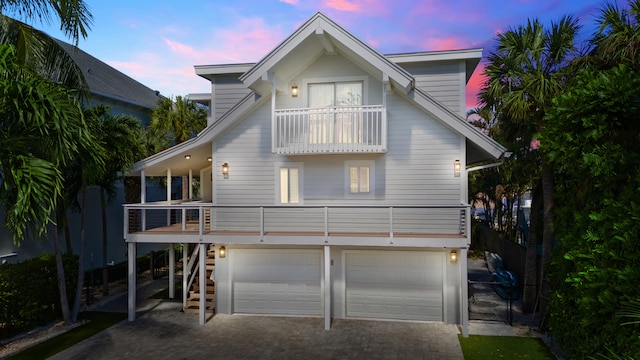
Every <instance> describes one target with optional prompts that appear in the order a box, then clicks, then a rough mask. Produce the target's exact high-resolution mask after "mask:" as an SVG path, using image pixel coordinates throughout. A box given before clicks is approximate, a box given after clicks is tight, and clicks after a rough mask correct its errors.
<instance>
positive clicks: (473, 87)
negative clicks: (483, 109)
mask: <svg viewBox="0 0 640 360" xmlns="http://www.w3.org/2000/svg"><path fill="white" fill-rule="evenodd" d="M484 67H485V65H484V64H479V65H478V67H477V68H476V70H475V71H474V72H473V75H471V78H470V79H469V82H468V83H467V87H466V89H465V90H466V92H465V93H466V102H467V104H466V105H467V109H472V108H474V107H477V106H478V105H479V99H478V93H479V92H480V89H482V87H483V86H484V81H485V76H484V75H483V72H484Z"/></svg>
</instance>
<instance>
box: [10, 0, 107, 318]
mask: <svg viewBox="0 0 640 360" xmlns="http://www.w3.org/2000/svg"><path fill="white" fill-rule="evenodd" d="M12 15H13V16H14V18H12V17H10V16H12ZM54 17H55V18H57V19H58V20H59V21H60V29H61V30H62V31H63V33H64V34H65V35H66V36H68V37H70V38H71V39H73V40H74V42H75V44H76V45H77V44H78V40H79V38H80V36H82V37H86V35H87V30H88V29H89V25H90V24H91V21H92V16H91V14H90V12H89V11H88V9H87V7H86V5H85V3H84V1H83V0H66V1H58V0H40V1H38V0H22V1H20V0H16V1H4V0H0V72H1V73H0V92H1V93H0V94H1V95H0V139H1V140H0V184H2V185H1V186H2V190H3V191H2V193H1V194H0V205H2V206H3V207H4V208H5V210H6V213H7V217H6V227H7V229H8V230H9V231H11V232H12V233H13V239H14V242H16V243H19V242H20V241H21V240H23V239H24V238H25V236H26V235H27V233H28V232H32V233H33V235H35V236H42V235H44V234H45V233H46V227H47V224H51V223H55V217H56V215H55V213H56V211H55V210H56V205H57V204H59V198H60V197H61V196H62V194H63V189H64V184H63V177H62V170H61V168H62V167H63V166H68V165H69V164H70V162H71V160H72V159H73V158H74V157H76V156H77V155H83V153H82V152H81V150H85V149H93V148H94V147H95V144H94V143H93V141H92V140H93V139H92V137H91V133H90V132H89V131H88V128H87V125H86V123H85V121H84V114H83V112H82V108H81V105H80V102H79V100H78V96H81V97H82V96H85V95H86V91H87V89H86V86H85V81H84V77H83V76H82V72H81V71H80V69H79V68H78V67H77V66H76V65H75V63H74V62H73V60H72V59H71V58H70V57H69V55H68V54H67V53H66V52H65V51H64V50H63V49H62V48H61V47H60V46H59V44H58V43H57V42H56V41H55V40H54V39H52V38H50V37H49V36H47V35H46V34H45V33H43V32H41V31H38V30H35V29H34V28H32V27H31V26H29V25H27V24H25V23H23V22H21V21H19V20H16V18H19V19H21V20H24V21H29V22H31V21H36V22H46V23H49V22H50V21H51V19H52V18H54ZM60 84H63V85H60ZM57 235H58V233H57V231H54V232H53V237H52V240H53V243H54V249H55V253H56V267H57V278H58V289H59V291H60V302H61V305H62V306H61V307H62V313H63V318H64V321H65V323H69V322H71V321H72V319H73V320H75V316H71V314H70V313H69V307H68V300H67V292H66V283H65V276H64V268H63V265H62V254H61V249H60V246H59V243H58V236H57ZM80 257H81V259H80V260H81V261H80V265H79V266H80V271H79V274H82V273H83V271H82V253H81V254H80ZM78 287H79V289H80V291H81V289H82V282H81V281H80V282H79V283H78ZM79 301H80V296H79V294H78V296H77V297H76V303H77V304H79ZM78 307H79V306H78Z"/></svg>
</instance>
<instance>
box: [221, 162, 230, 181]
mask: <svg viewBox="0 0 640 360" xmlns="http://www.w3.org/2000/svg"><path fill="white" fill-rule="evenodd" d="M222 176H224V178H225V179H226V178H228V177H229V164H227V163H224V164H222Z"/></svg>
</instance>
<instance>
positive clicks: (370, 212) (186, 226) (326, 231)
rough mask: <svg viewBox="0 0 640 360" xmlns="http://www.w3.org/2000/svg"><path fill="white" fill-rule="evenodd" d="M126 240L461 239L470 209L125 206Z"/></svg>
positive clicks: (431, 207)
mask: <svg viewBox="0 0 640 360" xmlns="http://www.w3.org/2000/svg"><path fill="white" fill-rule="evenodd" d="M124 212H125V214H124V215H125V234H124V236H125V238H126V237H127V235H128V234H130V233H139V232H145V231H146V232H151V231H160V232H166V231H172V232H179V233H191V234H199V235H204V234H207V233H215V232H227V233H230V234H231V233H234V232H235V233H251V234H255V235H259V236H260V237H264V236H265V235H269V234H275V233H280V234H284V233H298V234H309V235H315V236H325V237H327V236H330V235H335V234H340V235H342V236H349V234H359V233H360V234H374V233H375V234H378V235H380V236H389V237H391V238H393V237H394V236H397V235H398V234H403V235H410V234H439V235H446V236H462V237H465V236H466V235H467V234H468V233H469V223H468V222H467V219H469V214H468V212H469V206H468V205H451V206H443V205H435V206H341V205H332V206H321V205H317V206H314V205H310V206H275V205H274V206H225V205H217V206H216V205H211V204H203V203H193V204H178V205H168V204H166V203H164V204H163V203H149V204H126V205H124Z"/></svg>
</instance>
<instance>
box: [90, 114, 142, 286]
mask: <svg viewBox="0 0 640 360" xmlns="http://www.w3.org/2000/svg"><path fill="white" fill-rule="evenodd" d="M109 111H110V109H109V107H107V106H101V105H99V106H96V107H95V108H94V109H93V110H92V112H93V113H94V114H95V116H96V117H97V119H98V122H97V124H96V125H97V127H98V129H97V132H96V135H97V136H98V140H99V141H100V142H101V143H102V146H103V147H104V148H105V150H106V153H105V156H106V158H105V171H104V173H103V174H102V176H101V177H99V178H98V179H97V185H98V186H99V187H100V210H101V214H102V286H103V290H102V291H103V294H104V295H107V294H108V292H109V286H108V285H109V272H108V270H107V259H108V258H107V229H108V226H107V206H106V205H107V201H111V200H113V199H115V198H116V194H117V192H116V186H115V185H116V183H117V182H119V181H121V180H123V179H122V174H123V173H125V172H126V171H127V170H128V169H129V168H130V167H131V166H132V165H133V163H134V162H135V161H136V160H139V159H141V158H142V157H144V154H145V149H144V142H143V138H144V129H143V128H142V125H141V123H140V120H138V119H137V118H135V117H134V116H130V115H122V114H119V115H111V114H110V113H109Z"/></svg>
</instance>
